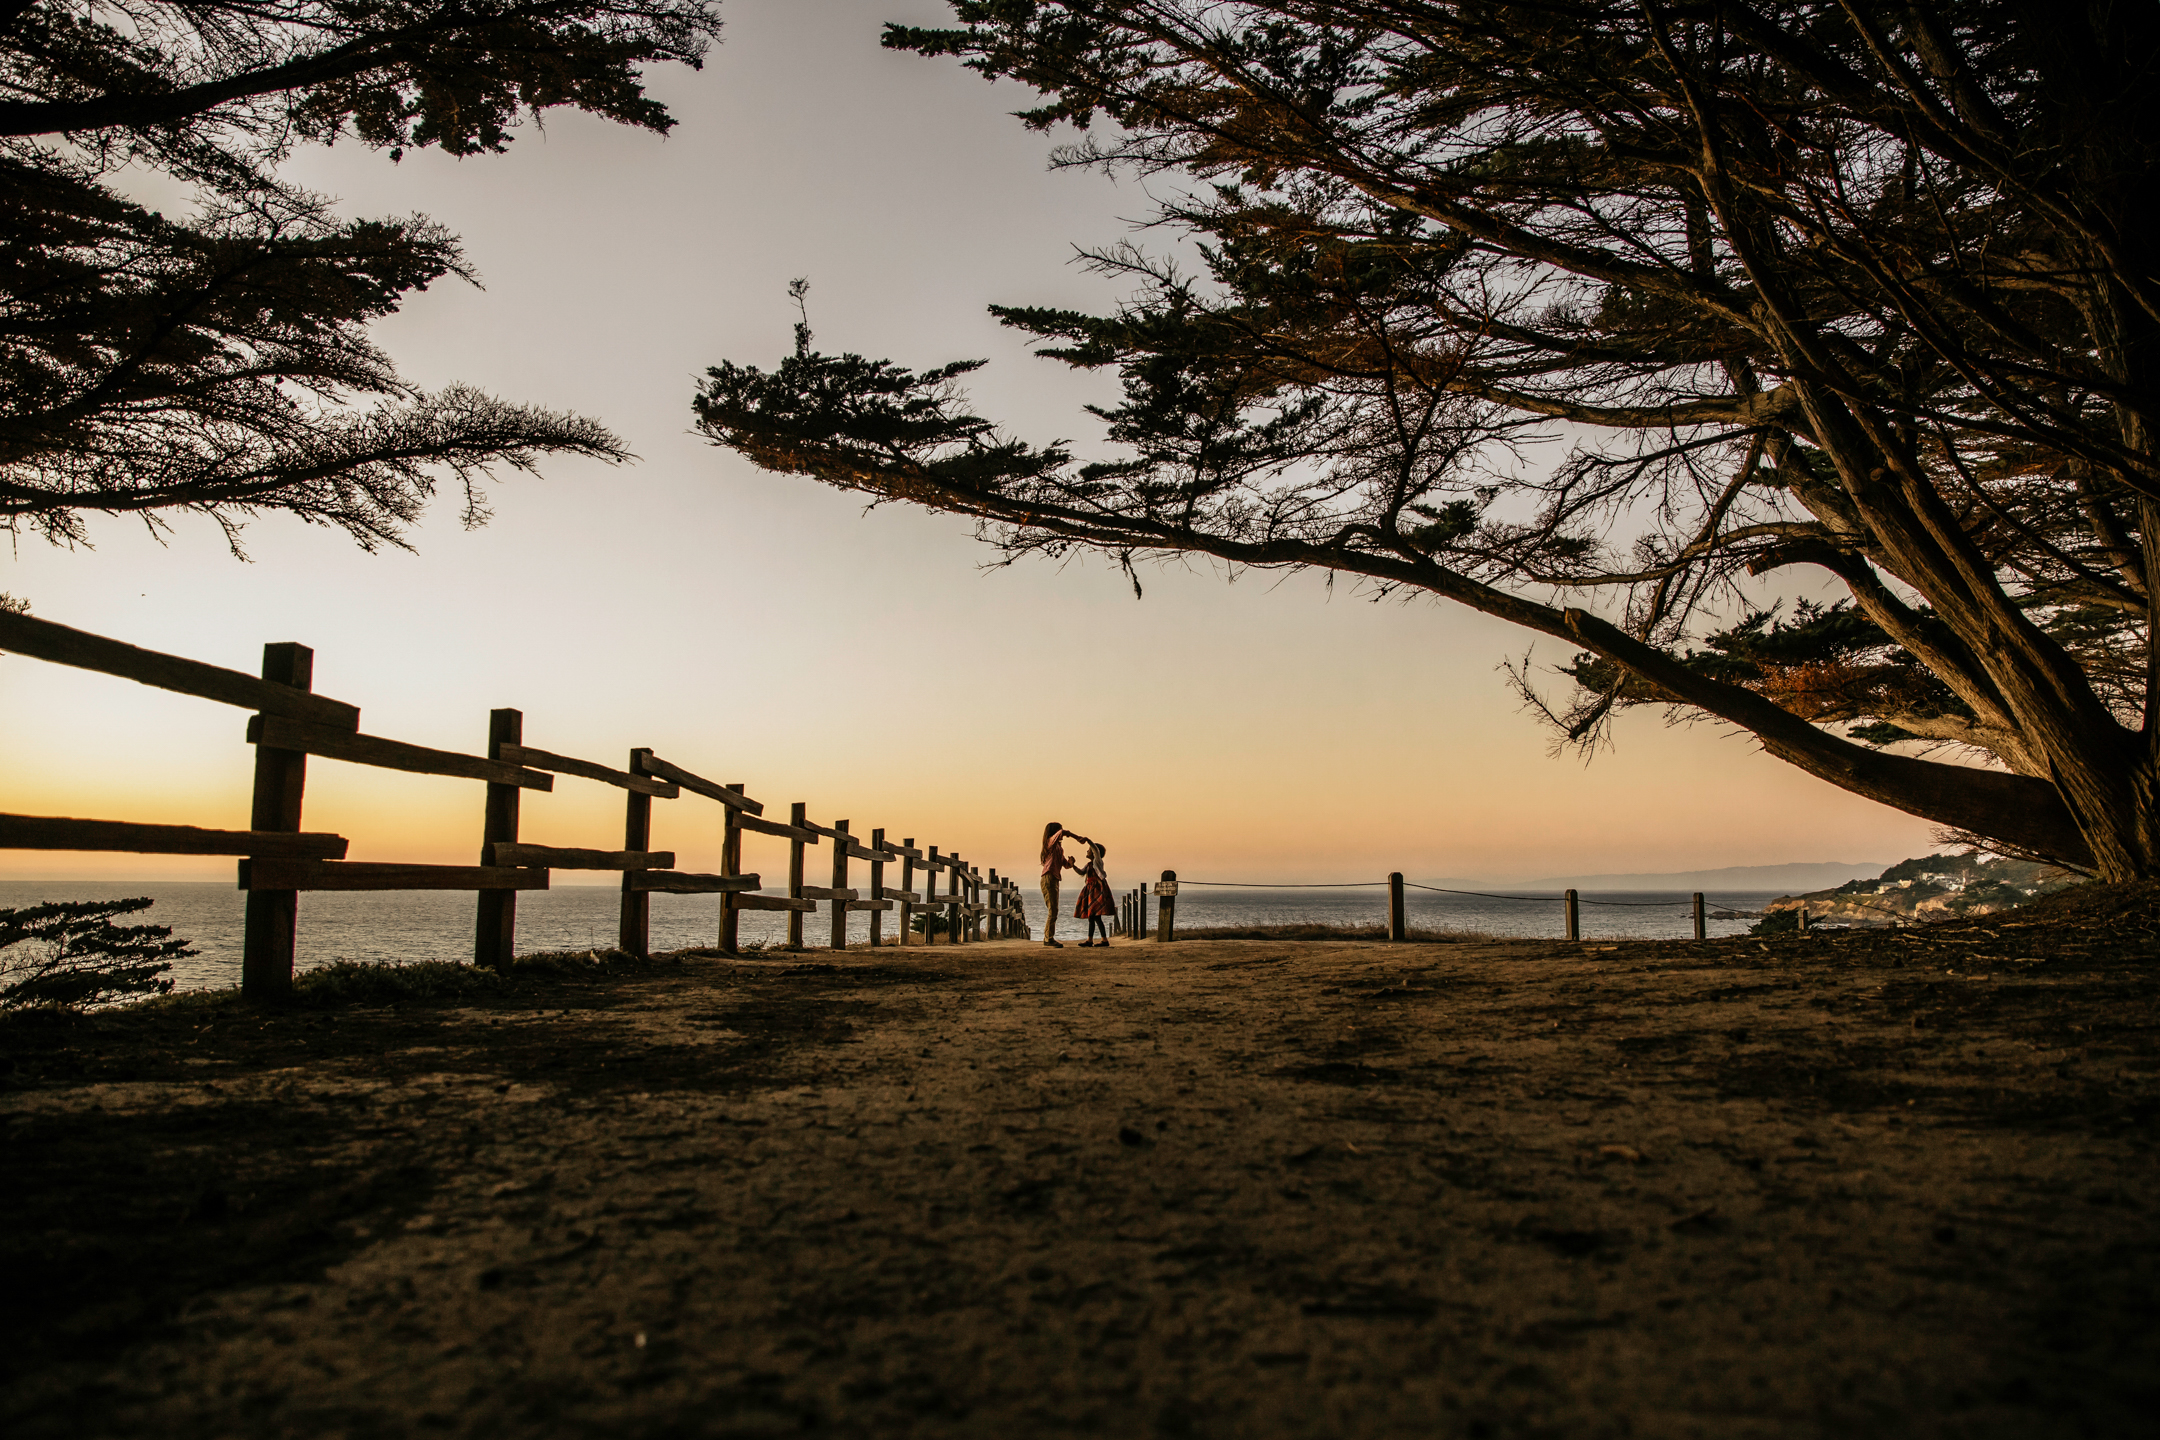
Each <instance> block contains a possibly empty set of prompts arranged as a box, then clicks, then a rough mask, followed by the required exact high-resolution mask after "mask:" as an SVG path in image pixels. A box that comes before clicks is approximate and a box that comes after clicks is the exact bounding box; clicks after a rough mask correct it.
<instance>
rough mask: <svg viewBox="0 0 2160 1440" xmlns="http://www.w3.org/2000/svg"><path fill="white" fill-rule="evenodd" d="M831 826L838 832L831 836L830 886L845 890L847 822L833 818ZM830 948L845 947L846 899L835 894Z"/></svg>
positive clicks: (838, 948) (840, 948)
mask: <svg viewBox="0 0 2160 1440" xmlns="http://www.w3.org/2000/svg"><path fill="white" fill-rule="evenodd" d="M832 828H833V829H835V830H838V831H839V832H840V833H839V834H838V835H835V836H833V837H832V888H833V889H835V890H845V889H847V888H848V883H847V871H848V853H847V847H848V840H847V828H848V822H847V821H845V820H835V821H833V822H832ZM832 948H833V949H835V950H845V949H847V901H845V900H842V899H841V898H840V897H839V896H837V895H835V896H834V897H833V900H832Z"/></svg>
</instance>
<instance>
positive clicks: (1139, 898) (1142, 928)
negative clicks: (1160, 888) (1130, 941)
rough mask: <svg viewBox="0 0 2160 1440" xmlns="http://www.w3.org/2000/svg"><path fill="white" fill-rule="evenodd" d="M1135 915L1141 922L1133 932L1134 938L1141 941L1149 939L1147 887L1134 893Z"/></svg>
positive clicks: (1142, 887)
mask: <svg viewBox="0 0 2160 1440" xmlns="http://www.w3.org/2000/svg"><path fill="white" fill-rule="evenodd" d="M1133 915H1134V917H1135V918H1136V919H1138V920H1139V922H1140V923H1139V925H1138V926H1137V927H1136V928H1135V929H1134V930H1133V936H1134V938H1135V939H1139V940H1145V939H1147V932H1148V923H1147V886H1145V885H1142V886H1141V887H1140V888H1139V889H1137V890H1135V891H1133Z"/></svg>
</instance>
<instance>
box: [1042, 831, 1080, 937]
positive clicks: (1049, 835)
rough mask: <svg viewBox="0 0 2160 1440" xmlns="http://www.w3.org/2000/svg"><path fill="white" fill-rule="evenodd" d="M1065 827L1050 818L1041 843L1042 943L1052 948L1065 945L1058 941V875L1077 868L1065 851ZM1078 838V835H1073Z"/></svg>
mask: <svg viewBox="0 0 2160 1440" xmlns="http://www.w3.org/2000/svg"><path fill="white" fill-rule="evenodd" d="M1065 834H1066V831H1065V827H1064V826H1062V825H1060V824H1058V822H1057V821H1055V820H1052V821H1051V822H1050V823H1049V824H1047V825H1045V826H1043V843H1042V897H1043V912H1044V913H1043V944H1044V945H1046V946H1048V947H1049V948H1050V949H1052V950H1062V949H1064V948H1065V947H1064V946H1063V945H1061V944H1059V943H1058V938H1057V915H1058V876H1060V875H1062V874H1063V873H1064V872H1065V871H1067V870H1078V869H1079V868H1080V867H1079V866H1077V865H1075V864H1073V863H1072V857H1070V856H1068V855H1067V854H1066V853H1065ZM1073 838H1074V839H1078V838H1079V837H1078V836H1074V837H1073Z"/></svg>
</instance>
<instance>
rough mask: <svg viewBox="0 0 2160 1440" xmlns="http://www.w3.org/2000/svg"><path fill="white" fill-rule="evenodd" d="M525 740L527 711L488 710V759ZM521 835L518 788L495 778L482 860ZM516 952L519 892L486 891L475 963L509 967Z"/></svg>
mask: <svg viewBox="0 0 2160 1440" xmlns="http://www.w3.org/2000/svg"><path fill="white" fill-rule="evenodd" d="M524 740H525V712H524V711H522V710H490V711H489V712H488V738H487V749H486V750H485V751H483V752H482V753H483V754H485V755H486V756H487V757H488V759H490V760H493V759H496V758H498V754H499V752H498V751H497V749H496V747H497V746H501V745H519V744H522V743H524ZM517 838H518V787H517V786H515V785H497V784H495V783H493V782H492V781H491V782H489V784H488V787H487V812H486V814H485V816H484V817H483V818H482V820H481V824H480V863H481V864H482V865H492V864H494V863H495V851H494V849H493V847H494V845H495V842H496V841H498V840H500V841H504V842H506V843H508V844H513V845H514V844H516V843H517ZM516 953H517V891H515V890H482V891H481V892H480V906H479V913H478V915H477V917H476V918H475V921H474V924H473V964H475V965H487V966H492V967H493V968H495V969H497V970H505V969H508V968H509V965H510V960H511V957H512V956H514V955H515V954H516Z"/></svg>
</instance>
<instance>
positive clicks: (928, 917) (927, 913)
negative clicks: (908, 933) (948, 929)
mask: <svg viewBox="0 0 2160 1440" xmlns="http://www.w3.org/2000/svg"><path fill="white" fill-rule="evenodd" d="M924 853H925V854H926V855H927V857H928V858H929V861H930V863H929V864H928V865H927V866H925V867H924V868H923V874H925V875H927V876H929V877H930V878H929V879H927V880H925V881H923V915H922V943H923V944H925V945H935V944H937V932H936V931H935V930H932V929H931V928H930V927H931V926H932V925H935V924H936V923H937V917H938V903H937V877H938V867H937V858H938V853H937V846H935V845H931V846H928V847H926V849H925V852H924Z"/></svg>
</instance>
